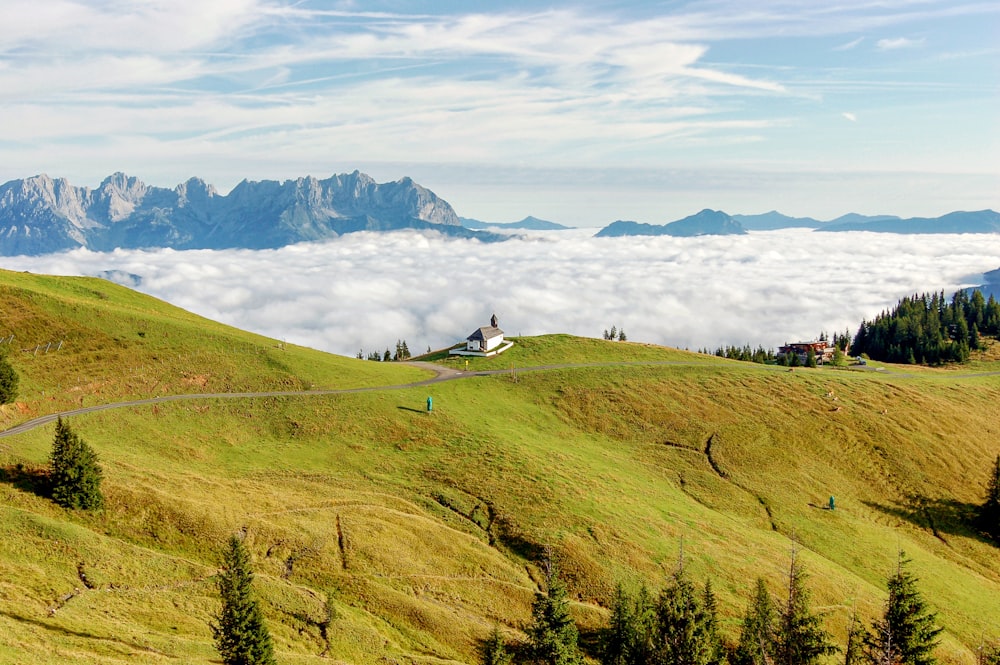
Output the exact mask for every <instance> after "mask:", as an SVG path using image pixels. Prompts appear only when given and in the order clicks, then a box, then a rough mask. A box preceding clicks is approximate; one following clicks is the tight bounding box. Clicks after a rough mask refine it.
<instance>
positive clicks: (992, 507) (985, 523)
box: [976, 455, 1000, 541]
mask: <svg viewBox="0 0 1000 665" xmlns="http://www.w3.org/2000/svg"><path fill="white" fill-rule="evenodd" d="M976 518H977V522H978V523H979V527H980V528H981V529H982V530H983V531H985V532H986V533H988V534H990V535H991V536H992V537H993V538H995V539H996V540H998V541H1000V455H997V458H996V461H995V462H993V472H992V473H991V474H990V479H989V481H988V482H987V483H986V501H984V502H983V505H981V506H980V507H979V511H978V515H977V516H976Z"/></svg>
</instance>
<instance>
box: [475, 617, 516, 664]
mask: <svg viewBox="0 0 1000 665" xmlns="http://www.w3.org/2000/svg"><path fill="white" fill-rule="evenodd" d="M479 656H480V663H481V664H482V665H510V664H511V660H512V659H511V655H510V652H509V651H507V644H506V643H505V642H504V640H503V635H501V634H500V629H499V628H497V627H495V626H494V628H493V632H491V633H490V636H489V637H487V638H486V641H485V642H483V646H482V649H481V650H480V652H479Z"/></svg>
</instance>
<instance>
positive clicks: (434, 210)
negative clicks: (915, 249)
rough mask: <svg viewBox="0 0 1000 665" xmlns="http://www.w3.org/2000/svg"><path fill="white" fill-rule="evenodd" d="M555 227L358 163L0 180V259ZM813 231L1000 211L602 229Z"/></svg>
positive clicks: (486, 234)
mask: <svg viewBox="0 0 1000 665" xmlns="http://www.w3.org/2000/svg"><path fill="white" fill-rule="evenodd" d="M489 228H495V229H498V230H499V229H526V230H540V231H553V230H562V229H567V228H571V227H567V226H564V225H562V224H557V223H555V222H550V221H546V220H543V219H538V218H537V217H530V216H529V217H525V218H524V219H522V220H520V221H518V222H509V223H492V222H483V221H480V220H477V219H471V218H467V217H459V216H458V215H457V214H456V213H455V210H454V209H453V208H452V207H451V205H450V204H449V203H448V202H447V201H445V200H444V199H442V198H440V197H439V196H437V195H436V194H435V193H434V192H432V191H430V190H429V189H426V188H425V187H422V186H420V185H419V184H417V183H415V182H414V181H413V180H412V179H411V178H408V177H407V178H401V179H399V180H396V181H395V182H387V183H377V182H375V180H373V179H372V178H371V177H370V176H368V175H366V174H364V173H361V172H359V171H354V172H353V173H345V174H339V175H333V176H331V177H329V178H327V179H325V180H319V179H317V178H314V177H311V176H307V177H303V178H297V179H295V180H285V181H284V182H278V181H276V180H262V181H250V180H243V181H242V182H240V183H239V184H238V185H237V186H236V187H234V188H233V190H232V191H231V192H229V193H228V194H225V195H222V194H219V192H218V191H217V190H216V189H215V187H213V186H212V185H210V184H208V183H206V182H205V181H204V180H201V179H200V178H191V179H190V180H188V181H186V182H183V183H181V184H179V185H177V186H176V187H174V188H172V189H168V188H163V187H155V186H150V185H147V184H146V183H144V182H142V181H141V180H139V179H138V178H135V177H131V176H128V175H126V174H124V173H115V174H113V175H111V176H108V177H107V178H105V179H104V181H103V182H101V184H100V185H99V186H98V187H97V188H95V189H90V188H89V187H77V186H74V185H72V184H70V183H69V182H68V181H67V180H66V179H65V178H58V179H53V178H50V177H49V176H47V175H44V174H42V175H37V176H33V177H30V178H24V179H19V180H11V181H9V182H7V183H4V184H3V185H0V256H14V255H38V254H48V253H52V252H60V251H65V250H70V249H75V248H78V247H84V248H87V249H91V250H94V251H109V250H112V249H115V248H126V249H137V248H172V249H228V248H240V249H270V248H276V247H282V246H285V245H290V244H294V243H298V242H311V241H322V240H327V239H330V238H335V237H338V236H341V235H343V234H345V233H353V232H356V231H394V230H398V229H424V230H432V231H436V232H439V233H441V234H443V235H447V236H451V237H459V238H476V239H478V240H481V241H483V242H494V241H501V240H506V239H508V238H510V237H511V236H510V235H509V234H501V233H493V232H491V231H487V230H484V229H489ZM785 228H810V229H813V230H815V231H873V232H880V233H1000V213H997V212H995V211H993V210H980V211H976V212H952V213H948V214H947V215H942V216H941V217H934V218H931V217H913V218H908V219H904V218H900V217H896V216H893V215H876V216H866V215H859V214H856V213H850V214H847V215H844V216H842V217H838V218H837V219H833V220H830V221H826V222H824V221H819V220H816V219H813V218H812V217H789V216H787V215H783V214H781V213H779V212H777V211H771V212H767V213H764V214H759V215H729V214H727V213H725V212H723V211H721V210H709V209H706V210H702V211H701V212H699V213H697V214H694V215H691V216H689V217H685V218H684V219H680V220H677V221H675V222H671V223H669V224H662V225H656V224H646V223H641V222H634V221H622V220H619V221H616V222H613V223H611V224H609V225H608V226H606V227H604V228H603V229H601V230H600V231H599V232H598V233H597V234H596V235H597V236H598V237H614V236H655V235H669V236H680V237H691V236H700V235H739V234H744V233H746V232H747V231H748V230H751V231H767V230H776V229H785Z"/></svg>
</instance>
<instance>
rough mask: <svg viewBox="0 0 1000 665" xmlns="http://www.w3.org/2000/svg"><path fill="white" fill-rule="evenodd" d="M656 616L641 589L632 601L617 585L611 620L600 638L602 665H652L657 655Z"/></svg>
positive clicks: (646, 590)
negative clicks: (655, 644)
mask: <svg viewBox="0 0 1000 665" xmlns="http://www.w3.org/2000/svg"><path fill="white" fill-rule="evenodd" d="M655 624H656V612H655V608H654V606H653V599H652V597H651V596H650V594H649V590H648V589H647V588H646V587H645V586H643V587H640V588H639V593H638V594H637V595H636V596H635V597H633V596H632V595H630V594H629V593H628V592H627V591H625V589H624V588H623V587H621V586H620V585H619V586H618V588H617V589H616V590H615V597H614V600H613V602H612V606H611V620H610V621H609V623H608V627H607V628H606V629H605V631H604V635H603V637H602V650H601V663H603V665H651V664H652V663H653V655H654V653H655V651H656V649H655V646H654V635H655V632H656V625H655Z"/></svg>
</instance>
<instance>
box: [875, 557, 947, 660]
mask: <svg viewBox="0 0 1000 665" xmlns="http://www.w3.org/2000/svg"><path fill="white" fill-rule="evenodd" d="M908 563H909V561H908V560H906V559H905V558H904V555H903V553H902V552H900V553H899V561H898V563H897V565H896V574H895V575H893V576H892V577H890V578H889V583H888V585H887V586H888V589H889V599H888V601H886V606H885V614H884V615H883V616H882V619H881V620H880V621H876V622H875V623H873V624H872V630H871V633H870V634H869V635H868V636H867V637H866V638H865V652H866V654H867V656H868V659H869V660H870V661H871V662H873V663H883V662H885V663H892V664H893V665H933V664H934V663H936V662H937V660H936V659H935V658H934V656H933V655H932V652H933V651H934V647H936V646H937V644H938V642H937V636H938V635H939V634H940V633H941V630H942V628H940V627H939V626H937V625H936V622H937V615H936V614H935V613H934V612H933V611H931V610H930V609H929V608H928V607H927V604H926V603H925V602H924V599H923V597H922V596H921V595H920V592H919V591H917V586H916V583H917V580H916V578H915V577H914V576H913V575H911V574H910V572H909V571H907V570H906V565H907V564H908Z"/></svg>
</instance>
